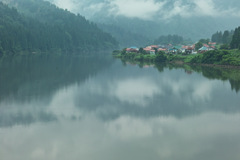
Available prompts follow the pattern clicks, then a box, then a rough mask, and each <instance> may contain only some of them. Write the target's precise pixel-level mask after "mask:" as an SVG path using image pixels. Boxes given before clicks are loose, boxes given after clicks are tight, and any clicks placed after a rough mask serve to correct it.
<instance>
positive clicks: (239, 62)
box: [113, 50, 240, 66]
mask: <svg viewBox="0 0 240 160" xmlns="http://www.w3.org/2000/svg"><path fill="white" fill-rule="evenodd" d="M113 55H114V56H115V57H117V58H121V59H125V60H129V61H139V62H150V63H165V62H182V63H189V64H214V65H232V66H240V50H212V51H207V52H205V53H198V54H189V55H183V54H166V53H165V52H162V51H160V52H157V53H156V54H155V55H150V54H147V53H136V52H129V53H127V52H126V51H125V50H122V51H119V52H116V51H115V52H114V53H113Z"/></svg>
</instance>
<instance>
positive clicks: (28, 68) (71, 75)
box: [0, 55, 110, 100]
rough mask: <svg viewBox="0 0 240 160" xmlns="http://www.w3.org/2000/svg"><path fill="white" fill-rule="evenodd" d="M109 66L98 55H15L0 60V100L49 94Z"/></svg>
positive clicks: (106, 60) (106, 61)
mask: <svg viewBox="0 0 240 160" xmlns="http://www.w3.org/2000/svg"><path fill="white" fill-rule="evenodd" d="M108 65H110V59H107V58H106V57H105V58H103V57H100V56H88V57H87V56H82V57H76V56H74V57H73V56H70V57H67V56H46V55H34V56H16V57H8V58H5V59H1V62H0V97H1V98H0V100H1V99H3V98H4V97H14V98H15V99H19V100H26V99H28V98H30V97H31V98H33V97H35V98H37V97H49V96H51V94H52V93H54V92H55V91H56V90H57V89H59V88H62V87H64V86H67V85H70V84H74V83H79V82H81V81H84V80H85V79H86V78H88V77H89V76H91V75H94V74H96V73H97V72H98V71H99V70H101V69H103V68H106V67H107V66H108Z"/></svg>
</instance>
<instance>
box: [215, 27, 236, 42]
mask: <svg viewBox="0 0 240 160" xmlns="http://www.w3.org/2000/svg"><path fill="white" fill-rule="evenodd" d="M233 33H234V32H233V31H228V30H225V31H224V32H222V31H218V32H216V33H214V34H213V35H212V37H211V41H212V42H217V43H220V44H230V42H231V40H232V36H233Z"/></svg>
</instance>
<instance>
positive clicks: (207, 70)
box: [122, 60, 240, 92]
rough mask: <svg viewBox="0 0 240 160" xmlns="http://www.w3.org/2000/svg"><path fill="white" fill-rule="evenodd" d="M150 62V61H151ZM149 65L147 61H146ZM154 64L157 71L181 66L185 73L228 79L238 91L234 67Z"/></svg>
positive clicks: (239, 82)
mask: <svg viewBox="0 0 240 160" xmlns="http://www.w3.org/2000/svg"><path fill="white" fill-rule="evenodd" d="M122 61H123V63H125V64H126V63H131V64H138V65H139V67H140V68H142V67H143V66H144V65H146V64H145V63H143V62H140V63H139V62H136V61H134V62H132V61H126V60H122ZM151 64H152V63H151ZM147 65H149V63H147ZM154 66H155V67H156V68H157V69H158V71H159V72H163V71H164V68H168V69H169V70H172V69H179V68H183V69H184V70H185V73H186V74H192V73H193V72H197V73H200V74H202V75H203V76H204V77H206V78H208V79H218V80H222V81H229V83H230V84H231V88H232V90H235V91H236V92H239V90H240V70H239V69H236V68H222V67H216V66H214V67H213V66H201V65H188V64H175V63H155V64H154Z"/></svg>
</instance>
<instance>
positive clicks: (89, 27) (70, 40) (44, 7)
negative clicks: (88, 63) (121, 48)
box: [0, 0, 118, 56]
mask: <svg viewBox="0 0 240 160" xmlns="http://www.w3.org/2000/svg"><path fill="white" fill-rule="evenodd" d="M4 2H5V3H7V4H3V3H2V2H0V56H2V55H4V54H5V55H12V54H19V53H38V52H55V53H57V52H60V53H64V54H66V53H78V54H79V53H88V52H94V51H99V50H110V49H113V48H116V47H117V46H118V43H117V42H116V40H115V39H114V38H113V37H112V36H111V35H110V34H107V33H105V32H103V31H102V30H100V29H99V28H98V27H97V26H96V24H93V23H91V22H89V21H87V20H86V19H85V18H84V17H82V16H80V15H75V14H73V13H71V12H69V11H67V10H63V9H60V8H57V7H56V6H55V5H53V4H51V3H49V2H46V1H43V0H21V1H19V0H11V1H4Z"/></svg>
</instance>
